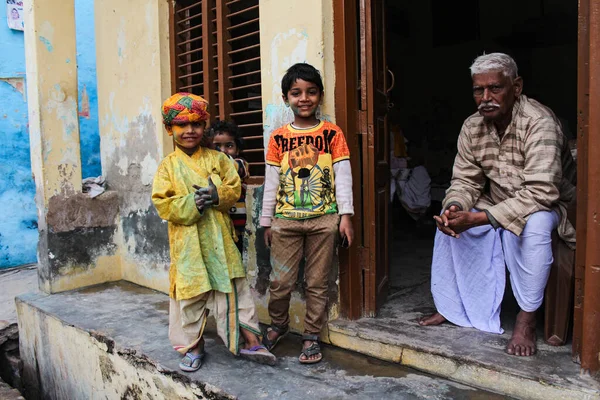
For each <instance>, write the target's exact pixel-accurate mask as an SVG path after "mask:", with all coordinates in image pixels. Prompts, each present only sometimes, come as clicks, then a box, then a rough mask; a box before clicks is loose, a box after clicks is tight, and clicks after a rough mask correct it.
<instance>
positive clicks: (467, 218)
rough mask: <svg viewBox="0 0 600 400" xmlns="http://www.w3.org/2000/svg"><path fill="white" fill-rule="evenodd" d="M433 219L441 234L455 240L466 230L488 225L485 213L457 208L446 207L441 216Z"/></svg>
mask: <svg viewBox="0 0 600 400" xmlns="http://www.w3.org/2000/svg"><path fill="white" fill-rule="evenodd" d="M433 219H435V222H436V224H437V227H438V229H439V230H440V231H441V232H442V233H444V234H446V235H448V236H452V237H454V238H457V239H458V238H459V237H460V234H461V233H462V232H464V231H466V230H468V229H471V228H473V227H476V226H481V225H487V224H489V223H490V221H489V219H488V217H487V214H486V213H485V212H483V211H476V212H471V211H461V209H460V208H459V207H457V206H450V207H448V208H447V209H446V210H445V211H444V212H443V213H442V215H440V216H439V217H438V216H437V215H436V216H434V217H433Z"/></svg>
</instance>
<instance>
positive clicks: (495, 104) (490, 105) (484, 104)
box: [477, 103, 500, 110]
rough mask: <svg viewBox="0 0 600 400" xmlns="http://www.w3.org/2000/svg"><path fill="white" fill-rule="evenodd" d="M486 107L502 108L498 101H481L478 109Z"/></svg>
mask: <svg viewBox="0 0 600 400" xmlns="http://www.w3.org/2000/svg"><path fill="white" fill-rule="evenodd" d="M486 107H494V108H500V104H498V103H481V104H480V105H479V107H477V109H478V110H481V109H482V108H486Z"/></svg>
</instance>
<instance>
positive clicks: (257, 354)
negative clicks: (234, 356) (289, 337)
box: [240, 345, 277, 365]
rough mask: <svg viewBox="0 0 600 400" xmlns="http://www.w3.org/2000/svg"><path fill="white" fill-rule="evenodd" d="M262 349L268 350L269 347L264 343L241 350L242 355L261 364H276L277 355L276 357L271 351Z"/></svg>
mask: <svg viewBox="0 0 600 400" xmlns="http://www.w3.org/2000/svg"><path fill="white" fill-rule="evenodd" d="M260 350H267V348H266V347H265V346H263V345H258V346H254V347H251V348H249V349H242V350H240V357H243V358H245V359H247V360H250V361H254V362H257V363H259V364H266V365H275V364H276V363H277V357H275V355H274V354H273V353H271V352H270V351H269V350H267V351H260Z"/></svg>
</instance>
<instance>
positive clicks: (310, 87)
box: [260, 63, 354, 364]
mask: <svg viewBox="0 0 600 400" xmlns="http://www.w3.org/2000/svg"><path fill="white" fill-rule="evenodd" d="M281 88H282V91H283V101H284V102H285V105H286V106H287V107H290V108H291V109H292V111H293V112H294V122H293V123H291V124H288V125H285V126H283V127H281V128H279V129H277V130H275V131H274V132H273V133H272V134H271V137H270V139H269V145H268V150H267V156H266V163H267V165H266V171H265V190H264V198H263V209H262V216H261V219H260V224H261V226H263V227H264V228H265V242H266V243H267V245H270V247H271V261H272V267H273V271H272V276H271V286H270V299H269V315H270V316H271V326H270V327H269V328H268V329H267V332H266V334H265V335H264V336H263V343H264V344H265V346H267V348H268V349H269V350H271V349H273V348H274V347H275V345H277V343H278V342H279V341H280V340H281V338H282V337H283V336H284V335H285V334H286V333H287V332H288V330H289V322H290V318H289V305H290V297H291V293H292V290H293V288H294V286H295V283H296V278H297V276H298V268H299V263H300V260H301V259H302V257H305V258H306V264H305V268H304V278H305V281H306V291H305V294H306V316H305V318H304V335H303V337H302V340H303V345H302V351H301V354H300V357H299V361H300V362H301V363H303V364H313V363H317V362H319V361H321V359H322V358H323V355H322V353H321V348H320V345H319V341H318V340H319V334H320V332H321V328H322V327H323V323H324V322H325V318H326V312H327V310H326V308H327V289H328V277H329V273H330V271H331V264H332V262H333V255H334V250H335V245H336V243H337V240H338V236H341V239H342V243H345V245H347V246H349V245H351V244H352V239H353V237H354V231H353V228H352V220H351V216H352V215H353V214H354V206H353V201H352V173H351V170H350V152H349V150H348V146H347V144H346V139H345V137H344V134H343V133H342V130H341V129H340V128H339V127H338V126H336V125H334V124H332V123H330V122H327V121H322V120H319V119H318V118H317V116H316V113H317V109H318V107H319V106H320V105H321V103H322V102H323V81H322V80H321V75H320V73H319V71H318V70H317V69H315V68H314V67H313V66H311V65H309V64H304V63H300V64H295V65H293V66H292V67H290V69H288V71H287V72H286V74H285V76H284V77H283V79H282V81H281ZM340 216H341V217H340ZM273 217H274V218H273Z"/></svg>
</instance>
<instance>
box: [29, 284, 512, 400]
mask: <svg viewBox="0 0 600 400" xmlns="http://www.w3.org/2000/svg"><path fill="white" fill-rule="evenodd" d="M168 306H169V301H168V297H167V296H166V295H164V294H162V293H159V292H156V291H153V290H149V289H146V288H143V287H140V286H137V285H134V284H131V283H128V282H124V281H120V282H116V283H111V284H103V285H98V286H95V287H91V288H86V289H79V290H74V291H71V292H64V293H59V294H54V295H47V294H43V293H39V294H28V295H23V296H20V297H18V298H17V312H18V316H19V326H20V329H19V331H20V332H19V333H20V334H19V337H20V344H21V356H22V360H23V364H24V381H25V382H27V387H28V388H29V391H28V392H27V393H25V395H26V396H27V398H28V399H30V400H33V399H38V398H48V399H61V400H62V399H88V398H107V399H122V398H160V399H231V398H240V399H258V398H264V399H279V398H282V399H286V400H304V399H307V398H313V399H319V400H320V399H331V400H333V399H342V398H353V399H364V400H367V399H368V400H370V399H374V398H386V399H406V398H436V399H440V400H449V399H454V398H469V397H472V396H480V397H479V398H485V399H487V400H500V399H502V398H504V397H502V396H498V395H496V394H494V393H489V392H482V391H479V390H476V389H474V388H471V387H466V386H464V385H462V384H459V383H455V382H450V381H448V380H445V379H440V378H436V377H432V376H429V375H425V374H421V373H419V372H417V371H415V370H410V369H408V368H405V367H402V366H400V365H398V364H395V365H394V364H390V363H387V362H384V361H379V360H375V359H372V358H369V357H366V356H364V355H360V354H357V353H352V352H348V351H345V350H342V349H338V348H335V347H331V346H324V349H323V351H324V356H325V360H324V361H323V362H321V363H320V364H318V365H313V366H305V365H301V364H299V362H298V354H299V349H300V347H301V339H300V337H299V336H296V335H289V336H288V337H287V338H286V339H285V340H284V341H283V342H282V343H281V344H279V345H278V347H277V349H276V354H277V356H278V358H279V362H278V365H277V366H276V367H269V366H264V365H257V364H255V363H252V362H249V361H245V360H243V359H240V358H237V357H234V356H232V355H231V354H230V353H229V352H228V351H227V349H226V348H225V346H223V345H222V343H221V342H220V340H219V339H218V338H216V337H215V335H214V327H211V328H210V329H209V331H208V332H207V335H206V336H205V339H206V352H207V357H206V359H205V365H204V366H203V367H202V368H201V369H200V370H199V371H198V372H195V373H191V374H185V373H182V372H180V371H179V369H178V363H179V359H180V357H181V356H180V355H179V354H177V353H176V352H175V351H174V350H173V349H172V348H171V346H170V343H169V340H168V338H167V331H168Z"/></svg>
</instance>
